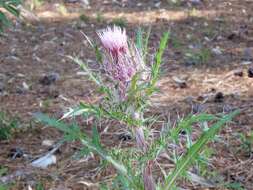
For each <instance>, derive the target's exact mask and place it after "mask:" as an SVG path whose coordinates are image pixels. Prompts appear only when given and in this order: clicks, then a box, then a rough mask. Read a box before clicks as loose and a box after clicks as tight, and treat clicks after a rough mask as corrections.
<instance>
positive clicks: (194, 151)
mask: <svg viewBox="0 0 253 190" xmlns="http://www.w3.org/2000/svg"><path fill="white" fill-rule="evenodd" d="M238 114H239V111H234V112H232V113H230V114H229V115H227V116H225V117H223V118H222V119H220V120H219V121H218V122H217V123H216V124H214V125H212V126H211V127H210V128H209V130H208V131H205V132H204V133H203V134H202V135H201V137H200V138H199V139H198V140H197V142H196V143H194V144H193V145H192V147H191V148H190V149H189V150H188V152H187V153H186V155H185V156H183V157H181V158H180V159H179V160H178V162H177V163H176V168H175V169H174V171H173V172H172V173H171V174H170V175H169V176H167V178H166V179H165V186H164V190H172V188H173V187H174V185H175V183H176V180H177V178H178V177H179V176H181V175H182V174H183V173H184V172H185V171H186V169H187V168H188V166H189V165H190V164H191V163H192V161H193V159H194V158H195V157H196V155H198V153H199V152H200V151H201V149H202V148H203V147H204V146H205V145H206V144H207V143H208V142H209V141H210V140H212V139H213V138H214V136H215V134H216V133H217V132H218V131H219V129H220V128H221V127H222V126H223V125H224V124H226V123H227V122H228V121H231V120H232V118H233V117H235V116H236V115H238Z"/></svg>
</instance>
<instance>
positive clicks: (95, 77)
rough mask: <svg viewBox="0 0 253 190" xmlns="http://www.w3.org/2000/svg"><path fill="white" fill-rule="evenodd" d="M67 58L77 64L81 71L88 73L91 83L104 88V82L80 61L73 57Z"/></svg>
mask: <svg viewBox="0 0 253 190" xmlns="http://www.w3.org/2000/svg"><path fill="white" fill-rule="evenodd" d="M67 57H68V58H70V59H71V60H73V61H74V62H75V63H77V64H78V65H79V66H80V67H81V69H82V70H84V71H85V72H86V73H87V75H88V76H89V79H90V80H91V81H93V82H95V83H96V84H97V85H98V86H103V85H102V81H101V80H100V79H99V78H98V76H97V75H96V74H94V73H93V72H92V71H91V70H90V69H89V68H88V67H87V66H86V65H85V64H84V63H83V62H82V61H81V60H80V59H78V58H74V57H72V56H67Z"/></svg>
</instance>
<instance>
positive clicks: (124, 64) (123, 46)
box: [97, 26, 146, 99]
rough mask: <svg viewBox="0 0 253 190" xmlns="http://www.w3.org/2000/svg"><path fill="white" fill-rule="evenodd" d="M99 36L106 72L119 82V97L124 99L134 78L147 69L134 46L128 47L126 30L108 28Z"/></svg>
mask: <svg viewBox="0 0 253 190" xmlns="http://www.w3.org/2000/svg"><path fill="white" fill-rule="evenodd" d="M97 34H98V36H99V38H100V40H101V43H102V45H103V47H104V49H105V52H104V53H105V54H104V60H103V67H104V70H105V72H106V73H107V75H108V76H109V77H110V78H112V79H113V80H114V81H117V83H118V91H119V95H120V97H121V99H124V98H125V97H126V91H127V87H128V84H129V82H130V81H131V79H132V77H133V76H134V75H135V74H136V73H137V72H140V71H144V70H145V69H146V66H145V64H144V62H143V58H142V55H141V53H140V52H139V49H137V48H136V47H135V46H134V44H130V45H128V40H127V35H126V30H125V29H121V28H120V27H117V26H113V27H112V28H110V27H107V28H106V29H103V30H101V31H99V32H97Z"/></svg>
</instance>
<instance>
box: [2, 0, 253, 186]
mask: <svg viewBox="0 0 253 190" xmlns="http://www.w3.org/2000/svg"><path fill="white" fill-rule="evenodd" d="M66 2H67V1H66ZM66 2H61V1H58V0H52V1H49V2H47V3H44V5H42V6H41V7H38V8H37V9H36V10H35V11H34V14H35V15H36V19H35V18H29V19H26V21H25V22H23V21H22V22H21V21H17V22H16V24H15V26H14V27H13V28H12V29H9V30H8V31H6V36H5V37H2V38H0V44H1V46H0V82H1V83H2V84H3V86H4V88H3V90H2V91H1V92H0V93H1V95H0V110H1V111H3V112H6V113H8V114H9V115H11V116H13V117H14V116H18V117H19V118H20V123H21V128H20V131H19V132H17V133H16V134H15V135H14V136H13V138H12V139H11V140H9V141H1V142H0V146H1V150H0V166H4V167H6V168H8V174H14V173H15V172H16V171H25V174H24V175H22V176H19V177H17V178H15V185H14V187H13V189H27V188H28V185H31V186H32V187H34V184H35V183H38V182H42V183H43V185H44V187H45V189H49V188H55V189H57V188H58V189H68V188H69V189H93V188H91V187H90V188H88V187H87V185H85V184H82V183H80V181H87V182H90V183H95V182H98V181H100V180H106V179H109V178H110V176H111V175H113V173H105V172H100V171H97V170H95V169H96V167H97V166H98V164H99V163H98V160H97V159H93V160H90V161H89V162H84V161H80V160H79V161H78V160H74V159H71V155H73V153H74V152H75V151H76V150H78V149H79V148H80V146H79V145H78V144H74V143H73V144H67V145H64V146H63V147H62V148H61V149H60V151H59V152H58V154H57V159H58V162H57V164H56V165H54V166H52V167H50V168H49V169H46V170H35V169H34V168H30V167H29V166H28V163H29V161H28V159H27V158H17V159H14V160H13V159H11V158H10V156H9V153H10V151H11V149H12V148H17V147H18V148H21V149H23V150H24V151H25V152H26V153H27V154H28V155H32V156H33V157H35V156H37V155H40V154H42V153H45V152H46V151H48V147H46V146H42V141H43V140H45V139H49V140H53V141H55V142H56V141H57V139H60V138H61V134H60V133H59V132H57V131H56V130H54V129H51V128H46V127H44V126H41V125H38V124H36V123H34V122H33V121H32V114H33V113H35V112H43V113H48V114H50V115H53V116H55V117H60V116H61V115H62V114H63V113H64V111H66V109H67V108H68V107H73V106H74V105H76V104H77V103H78V102H79V101H80V100H82V101H94V98H92V95H93V94H94V87H93V85H92V84H91V83H90V82H88V80H87V79H86V78H85V77H84V76H80V75H78V74H77V72H78V71H79V69H78V66H77V65H75V64H73V63H72V62H71V61H70V60H69V59H68V58H66V55H76V56H78V57H79V58H81V59H83V60H86V61H87V62H88V63H89V64H90V65H91V67H93V68H96V66H97V65H96V62H95V55H94V53H93V52H92V51H91V49H90V48H89V46H88V44H87V42H86V40H85V39H84V37H83V36H82V34H81V33H80V31H83V32H84V33H85V34H86V35H88V36H90V37H91V38H93V39H96V34H95V31H96V30H97V29H101V28H104V27H106V26H107V25H108V24H111V23H115V22H116V21H115V18H116V19H117V18H124V19H123V20H124V21H120V23H121V24H122V23H123V24H125V25H126V28H127V31H128V34H129V35H130V36H134V32H135V31H136V29H137V27H138V26H142V27H144V28H148V27H149V26H152V33H151V38H150V39H151V41H150V52H154V49H155V47H157V45H158V40H159V37H160V36H161V34H162V33H163V32H164V31H168V30H169V31H170V32H171V37H172V38H171V40H170V43H169V46H168V49H167V50H166V52H165V57H164V64H163V66H162V67H163V69H162V77H161V80H160V82H159V86H160V88H161V95H159V96H155V97H153V108H155V109H152V110H155V111H153V112H157V113H162V114H164V115H166V114H168V115H170V116H171V118H172V120H175V119H176V117H177V116H178V115H179V116H184V115H187V114H189V113H191V112H199V111H206V112H209V113H220V112H228V111H230V110H234V109H237V108H241V109H242V113H241V115H240V117H238V118H236V120H235V123H234V124H233V125H231V126H230V127H229V128H227V129H226V130H224V131H222V139H223V140H224V142H223V143H220V144H216V145H213V147H214V148H215V150H216V152H215V156H214V158H212V160H211V161H212V164H213V165H214V166H215V168H216V169H217V173H219V174H220V175H221V176H223V177H224V181H227V182H237V183H240V184H242V186H243V187H244V188H245V189H249V190H250V189H253V159H252V152H250V153H249V152H245V151H244V149H241V148H240V147H241V145H242V142H241V141H240V139H238V134H240V133H243V134H245V135H246V136H247V135H248V134H249V133H250V132H252V130H253V120H252V116H253V112H252V111H253V78H250V77H248V74H247V71H248V69H249V68H250V67H253V63H252V59H253V14H252V10H253V1H251V0H244V1H241V0H227V1H226V0H212V1H207V0H204V1H203V2H202V3H201V4H199V5H196V6H191V5H190V4H187V3H183V4H182V5H172V4H170V3H168V1H161V4H160V5H159V6H158V4H157V2H159V1H134V0H128V1H124V2H125V3H124V6H123V4H122V3H121V1H114V2H112V1H102V0H101V1H99V0H94V1H93V0H91V1H90V5H89V8H87V7H85V6H83V5H82V4H81V3H79V2H77V3H66ZM117 2H119V3H117ZM140 2H141V3H140ZM63 4H64V5H65V8H66V10H67V11H66V10H65V9H64V8H62V7H63V6H62V5H63ZM137 5H138V6H137ZM80 15H82V17H81V18H80ZM84 15H85V16H84ZM199 49H200V51H201V52H202V53H201V56H202V57H203V58H202V61H196V63H194V62H193V61H191V60H189V58H185V54H186V53H187V52H189V51H191V52H192V51H193V52H194V51H198V50H199ZM215 50H216V51H215ZM219 50H221V52H217V51H219ZM149 56H150V57H151V58H152V56H153V54H152V53H150V55H149ZM251 56H252V57H251ZM238 72H239V75H241V74H242V76H238ZM49 73H56V75H57V78H58V77H59V79H58V80H56V82H53V83H52V84H50V85H44V84H41V82H40V81H41V79H42V78H43V76H44V75H48V74H49ZM235 73H237V75H236V74H235ZM179 79H180V80H183V82H184V84H179V83H178V82H176V81H177V80H179ZM26 85H28V86H29V89H26ZM221 93H222V95H223V96H219V95H221ZM217 94H218V96H217ZM113 130H114V129H112V130H111V133H110V134H109V135H108V136H110V137H112V138H110V142H106V143H107V144H115V143H118V141H119V140H118V138H117V137H115V135H114V134H113V133H112V132H113ZM105 137H106V136H105ZM102 138H104V137H102ZM130 143H131V142H130ZM237 150H239V151H237ZM251 151H252V150H251ZM187 186H188V188H190V189H194V188H196V189H203V188H201V187H199V186H195V185H194V184H187V185H186V187H187Z"/></svg>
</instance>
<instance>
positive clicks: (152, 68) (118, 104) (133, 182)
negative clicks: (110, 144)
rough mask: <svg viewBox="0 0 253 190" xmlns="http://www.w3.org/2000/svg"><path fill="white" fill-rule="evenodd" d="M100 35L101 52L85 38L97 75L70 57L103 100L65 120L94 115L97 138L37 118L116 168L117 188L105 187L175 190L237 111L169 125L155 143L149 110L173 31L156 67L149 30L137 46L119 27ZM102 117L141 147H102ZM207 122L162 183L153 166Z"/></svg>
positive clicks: (74, 127)
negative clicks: (149, 52)
mask: <svg viewBox="0 0 253 190" xmlns="http://www.w3.org/2000/svg"><path fill="white" fill-rule="evenodd" d="M97 34H98V38H99V39H100V43H101V45H102V48H101V49H100V48H99V46H98V45H96V44H95V43H94V42H92V40H90V39H89V38H88V37H87V36H86V38H87V40H88V41H89V43H90V45H91V46H92V48H94V50H95V54H96V57H97V61H98V62H99V64H100V70H99V71H96V73H95V72H93V71H92V69H90V68H89V67H88V66H87V65H86V64H85V63H83V61H81V60H80V59H78V58H75V57H70V56H69V58H71V59H72V60H73V61H74V62H76V63H77V64H78V65H79V66H80V67H81V68H82V69H83V70H84V71H85V72H86V74H87V76H88V77H89V79H90V80H91V81H93V82H94V83H95V84H96V85H97V86H98V88H99V90H100V92H101V93H102V94H103V96H102V98H101V99H100V100H99V101H98V102H97V103H96V104H88V103H85V102H80V105H79V106H78V107H77V108H74V109H71V110H70V111H69V112H67V113H66V114H64V116H63V117H62V118H61V120H63V119H65V118H69V117H77V116H79V115H83V116H84V117H85V118H88V117H90V116H95V119H94V121H93V123H94V126H95V127H94V128H93V134H92V136H91V137H90V136H89V135H87V134H85V133H84V132H83V131H81V129H80V128H79V127H78V126H77V124H76V123H74V122H73V124H70V125H69V124H66V123H63V122H62V121H60V120H55V119H51V118H49V117H47V116H45V115H43V114H37V115H36V117H37V118H38V119H39V120H40V121H43V122H44V123H46V124H48V125H50V126H54V127H56V128H58V129H60V130H61V131H63V132H64V134H65V136H66V138H65V139H67V140H79V141H80V142H81V143H82V144H83V145H84V146H85V147H86V149H87V150H88V152H94V153H96V154H98V155H100V156H101V158H102V159H103V160H105V161H107V162H108V163H110V164H112V166H114V168H115V169H116V170H117V173H118V176H117V177H116V178H115V179H114V183H113V185H110V184H109V186H108V185H104V186H101V189H122V190H123V189H125V190H126V189H129V190H155V189H157V190H172V189H174V188H175V185H176V182H177V179H178V178H179V177H182V175H184V174H185V173H186V171H187V169H188V168H189V166H190V165H191V164H193V163H194V161H196V160H197V158H198V155H200V153H201V150H202V149H203V147H204V145H206V144H207V143H208V142H209V141H211V140H213V139H214V136H215V134H216V133H217V132H218V131H219V129H220V128H221V126H223V125H224V124H225V123H226V122H228V121H230V120H231V119H232V118H233V117H234V116H235V115H236V114H238V112H237V111H236V112H232V113H230V114H228V115H225V116H220V117H216V116H214V115H210V114H199V115H192V116H189V117H187V118H185V119H182V120H181V121H179V122H178V123H177V127H174V128H172V127H171V126H169V124H166V122H164V123H165V124H164V126H165V127H164V128H163V130H162V131H161V132H160V133H159V134H160V135H159V137H157V138H156V139H151V140H150V138H149V136H148V133H149V132H150V129H149V127H148V123H150V121H153V120H155V118H153V117H148V116H147V114H146V112H147V108H148V107H149V106H151V105H152V104H151V101H150V97H151V96H152V95H153V94H154V93H155V92H158V91H157V87H156V82H157V81H158V79H159V75H160V66H161V63H162V55H163V53H164V51H165V49H166V47H167V42H168V39H169V32H165V33H164V34H163V36H162V38H161V40H160V45H159V48H158V50H157V52H156V53H155V57H154V60H153V61H150V62H151V63H150V62H148V61H147V58H146V55H147V50H148V48H147V46H148V38H149V34H150V30H149V32H148V33H147V34H146V35H145V37H144V35H143V32H142V31H141V30H138V32H137V37H136V38H137V39H136V43H134V42H133V41H131V40H130V39H128V37H127V35H126V30H125V29H122V28H120V27H117V26H113V27H107V28H106V29H103V30H100V31H98V32H97ZM103 119H109V120H114V121H117V122H119V123H120V124H121V126H122V128H123V127H124V128H125V129H127V130H128V131H129V132H130V133H131V135H132V136H133V137H134V139H135V145H136V146H134V148H128V149H124V150H123V149H112V150H106V148H105V147H103V145H102V144H101V143H100V139H99V134H98V131H97V126H96V125H97V124H98V123H99V122H100V121H101V120H103ZM204 122H205V123H207V122H209V123H212V124H213V125H212V126H210V127H208V128H207V129H206V130H204V131H203V133H202V134H201V135H200V137H199V139H197V140H196V141H195V142H194V143H193V142H191V143H189V145H188V146H187V151H186V153H184V154H182V153H181V154H180V155H178V154H176V153H175V152H176V151H174V150H170V151H169V153H168V155H169V156H168V157H171V159H170V160H173V161H174V164H175V168H174V169H173V170H172V171H170V172H169V173H168V174H167V173H166V171H164V170H163V169H161V170H162V173H163V177H162V178H161V180H160V179H159V183H157V180H155V178H154V176H153V175H154V173H153V167H154V165H155V164H156V163H157V159H158V158H159V156H160V155H161V153H164V152H166V151H167V149H168V145H169V144H179V140H180V131H182V130H186V131H189V135H190V131H191V127H192V125H194V124H196V123H204ZM151 123H152V122H151ZM187 139H190V137H188V138H187ZM86 152H87V151H86Z"/></svg>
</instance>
